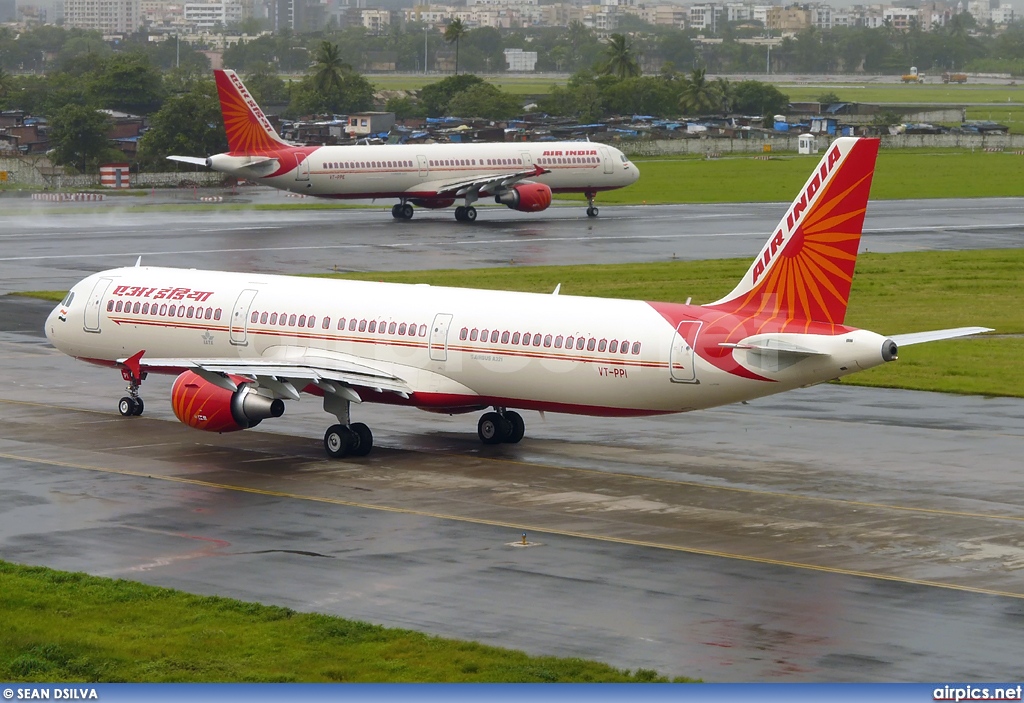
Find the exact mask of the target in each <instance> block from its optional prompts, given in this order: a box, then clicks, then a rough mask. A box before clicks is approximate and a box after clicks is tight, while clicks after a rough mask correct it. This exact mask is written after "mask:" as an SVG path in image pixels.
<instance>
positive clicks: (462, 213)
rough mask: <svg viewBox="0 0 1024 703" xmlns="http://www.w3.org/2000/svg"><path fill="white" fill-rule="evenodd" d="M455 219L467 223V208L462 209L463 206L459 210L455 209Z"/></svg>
mask: <svg viewBox="0 0 1024 703" xmlns="http://www.w3.org/2000/svg"><path fill="white" fill-rule="evenodd" d="M455 219H456V220H457V221H459V222H465V221H466V208H464V207H462V206H461V205H459V206H458V207H457V208H455Z"/></svg>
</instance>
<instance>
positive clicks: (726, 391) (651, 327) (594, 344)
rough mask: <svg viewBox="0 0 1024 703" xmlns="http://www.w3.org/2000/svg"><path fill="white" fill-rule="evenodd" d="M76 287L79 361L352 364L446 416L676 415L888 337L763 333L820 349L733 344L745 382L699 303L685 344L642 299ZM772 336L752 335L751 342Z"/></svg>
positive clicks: (866, 361)
mask: <svg viewBox="0 0 1024 703" xmlns="http://www.w3.org/2000/svg"><path fill="white" fill-rule="evenodd" d="M72 290H73V292H74V299H73V300H72V302H71V303H70V304H69V305H67V306H58V307H57V308H56V309H55V310H54V311H53V313H52V314H51V315H50V317H49V318H48V319H47V322H46V334H47V336H48V337H49V339H50V340H51V341H52V342H53V344H54V345H55V346H56V347H57V348H58V349H60V350H61V351H63V352H65V353H67V354H70V355H72V356H75V357H79V358H82V359H86V360H89V361H94V362H97V363H109V364H112V363H114V362H115V361H116V360H118V359H124V358H126V357H129V356H131V355H133V354H135V353H137V352H139V351H140V350H145V356H144V357H143V358H144V359H145V358H180V359H196V358H201V359H216V358H222V359H239V358H250V359H268V358H269V359H288V360H295V359H299V358H311V357H316V358H319V359H321V360H325V359H326V360H330V359H336V360H337V359H342V360H351V359H357V360H359V361H360V362H361V363H364V364H365V365H367V366H371V367H373V368H375V369H379V370H381V371H382V372H386V373H389V374H391V375H393V376H395V377H398V378H401V379H403V380H404V381H405V382H406V383H407V384H408V386H409V387H410V388H411V389H412V391H413V394H412V396H411V397H410V398H408V399H402V400H399V399H398V398H397V397H394V396H390V397H387V398H385V397H383V396H381V397H377V396H375V395H374V394H373V393H369V394H368V395H365V394H364V396H365V397H364V399H366V400H380V401H381V402H401V403H404V404H410V405H415V406H418V407H423V408H425V409H437V410H446V411H455V412H457V411H459V409H466V410H468V409H475V408H478V407H483V406H487V405H499V406H503V407H509V408H533V409H541V410H552V411H563V412H574V413H582V414H596V415H642V414H654V413H670V412H682V411H687V410H693V409H697V408H706V407H711V406H714V405H720V404H723V403H730V402H735V401H738V400H743V399H747V398H754V397H759V396H763V395H767V394H771V393H776V392H780V391H783V390H787V389H791V388H795V387H798V386H802V385H807V384H810V383H818V382H821V381H825V380H829V379H832V378H836V377H839V376H843V375H846V374H847V373H852V372H854V371H858V370H861V369H864V368H868V367H870V366H875V365H878V364H881V363H883V359H882V355H881V348H882V344H883V342H884V341H885V340H884V338H883V337H881V336H879V335H877V334H874V333H872V332H867V331H864V330H853V329H849V328H841V327H840V328H836V329H835V330H834V331H833V332H832V333H831V334H827V335H823V334H792V333H789V334H775V335H772V339H773V340H775V341H774V342H773V343H779V340H781V343H783V344H792V345H795V346H801V345H807V346H813V348H815V349H816V350H818V351H819V353H818V354H816V355H814V356H811V357H808V358H803V359H800V360H799V361H797V362H796V363H777V362H778V359H775V361H774V362H773V361H772V360H771V359H770V358H767V357H766V356H765V355H764V354H763V353H758V354H753V353H752V352H750V351H748V350H744V349H739V348H736V349H731V350H730V352H729V353H731V354H732V355H733V356H734V357H735V360H736V362H738V364H739V365H741V366H742V367H743V368H744V369H749V370H752V371H754V372H756V374H757V375H758V376H759V377H761V378H758V379H754V378H750V377H746V378H744V377H741V375H737V374H735V373H730V372H728V371H726V370H723V369H722V367H721V362H718V363H717V364H716V363H710V362H709V359H711V358H712V357H714V356H717V357H721V356H722V349H721V347H722V346H723V345H722V344H721V341H720V339H721V338H720V337H718V336H716V335H718V334H719V333H718V332H716V328H717V327H720V325H712V326H711V329H707V325H706V324H705V322H703V321H702V320H703V317H704V315H706V314H707V311H706V309H704V308H701V307H700V306H683V305H678V306H673V310H674V311H676V312H678V314H679V315H680V316H681V319H683V320H684V322H682V323H680V327H686V329H687V330H688V332H686V333H684V334H683V337H685V340H684V339H683V337H681V336H680V334H678V333H677V331H676V330H677V328H676V325H675V324H674V323H670V322H669V321H668V320H667V319H666V317H665V316H663V314H661V313H660V312H659V311H658V310H656V309H655V308H654V307H652V304H650V303H647V302H643V301H632V300H610V299H602V298H586V297H576V296H568V295H557V296H555V295H542V294H532V293H512V292H499V291H483V290H469V289H459V288H444V287H433V286H427V285H405V284H390V283H371V282H359V281H346V280H325V279H314V278H298V277H285V276H270V275H259V274H244V273H228V272H219V271H197V270H186V269H167V268H153V267H133V268H122V269H115V270H111V271H104V272H101V273H98V274H94V275H92V276H90V277H89V278H86V279H85V280H83V281H82V282H80V283H79V284H77V285H76V286H75V287H74V288H73V289H72ZM171 307H173V308H174V311H173V314H172V311H171ZM200 315H201V317H200ZM311 319H312V324H310V320H311ZM282 320H284V322H283V323H282ZM342 320H344V322H343V323H342V322H341V321H342ZM353 320H354V321H355V323H354V324H353V322H352V321H353ZM702 325H704V329H703V330H702ZM485 331H486V339H485V338H483V335H484V332H485ZM770 332H771V330H770V329H768V328H766V327H760V328H759V329H758V332H757V333H756V334H751V336H750V337H749V339H750V340H752V341H753V342H754V343H756V342H757V341H758V339H760V338H764V337H765V336H766V335H769V334H770ZM527 335H528V338H529V341H528V342H525V340H526V338H527ZM569 338H572V340H573V341H572V343H571V344H572V348H571V349H570V348H567V346H568V345H567V342H568V340H569ZM581 339H582V340H585V341H584V342H582V344H581V345H580V343H579V342H578V340H581ZM625 343H628V344H626V348H625V350H624V349H623V348H622V347H623V345H624V344H625ZM613 344H614V345H615V350H614V351H613V350H612V345H613ZM164 370H165V371H166V372H168V373H174V372H177V371H179V370H180V369H175V368H167V369H164Z"/></svg>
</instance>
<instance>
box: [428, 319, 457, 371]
mask: <svg viewBox="0 0 1024 703" xmlns="http://www.w3.org/2000/svg"><path fill="white" fill-rule="evenodd" d="M451 323H452V316H451V315H450V314H449V313H446V312H439V313H438V314H437V315H435V316H434V324H433V325H431V326H430V359H431V361H447V360H448V326H449V325H451Z"/></svg>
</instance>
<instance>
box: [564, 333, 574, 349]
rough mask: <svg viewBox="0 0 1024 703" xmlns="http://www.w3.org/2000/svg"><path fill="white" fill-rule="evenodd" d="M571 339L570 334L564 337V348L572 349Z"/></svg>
mask: <svg viewBox="0 0 1024 703" xmlns="http://www.w3.org/2000/svg"><path fill="white" fill-rule="evenodd" d="M572 340H573V338H572V337H571V336H569V337H566V338H565V348H566V349H572Z"/></svg>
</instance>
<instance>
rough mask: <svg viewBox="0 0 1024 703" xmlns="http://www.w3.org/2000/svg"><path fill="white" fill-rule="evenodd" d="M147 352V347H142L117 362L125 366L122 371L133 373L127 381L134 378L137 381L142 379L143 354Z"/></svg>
mask: <svg viewBox="0 0 1024 703" xmlns="http://www.w3.org/2000/svg"><path fill="white" fill-rule="evenodd" d="M145 353H146V350H145V349H140V350H139V351H137V352H135V353H134V354H132V355H131V356H129V357H128V358H127V359H122V360H121V361H119V362H117V363H118V364H120V365H121V366H123V367H124V369H123V370H122V373H123V372H124V371H127V372H128V373H130V374H131V378H127V379H125V380H126V381H130V380H132V379H134V380H136V381H140V380H142V355H143V354H145Z"/></svg>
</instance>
